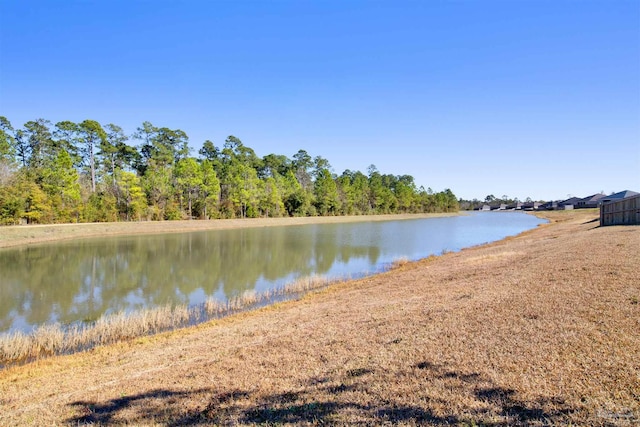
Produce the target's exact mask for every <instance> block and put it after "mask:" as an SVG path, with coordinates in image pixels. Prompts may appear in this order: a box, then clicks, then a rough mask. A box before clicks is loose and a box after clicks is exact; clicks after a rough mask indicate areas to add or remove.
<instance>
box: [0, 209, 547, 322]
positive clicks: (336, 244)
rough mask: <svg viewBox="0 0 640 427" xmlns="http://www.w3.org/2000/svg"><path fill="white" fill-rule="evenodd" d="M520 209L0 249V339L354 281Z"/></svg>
mask: <svg viewBox="0 0 640 427" xmlns="http://www.w3.org/2000/svg"><path fill="white" fill-rule="evenodd" d="M543 222H544V221H543V220H540V219H538V218H536V217H534V216H532V215H528V214H525V213H522V212H500V213H498V212H474V213H469V214H464V215H460V216H452V217H440V218H420V219H408V220H407V219H405V220H389V221H382V222H380V221H377V222H374V221H367V219H366V217H363V218H362V222H355V223H343V224H339V223H338V224H317V225H298V226H282V227H263V228H245V229H233V230H214V231H198V232H188V233H180V234H161V235H151V236H150V235H144V236H131V237H111V238H100V239H81V240H77V241H73V242H62V243H52V244H44V245H37V246H28V247H24V248H14V249H3V250H0V333H6V332H13V331H22V332H29V331H31V330H32V329H33V328H34V327H36V326H39V325H43V324H47V323H55V322H59V323H62V324H70V323H73V322H78V321H80V322H83V321H92V320H95V319H96V318H98V317H100V316H101V315H103V314H108V313H115V312H121V311H133V310H137V309H141V308H151V307H157V306H163V305H167V304H187V305H197V304H201V303H203V302H204V301H205V300H206V299H207V298H209V297H214V298H215V299H216V300H220V301H226V300H227V299H228V298H231V297H233V296H237V295H239V294H241V293H243V292H245V291H247V290H255V291H257V292H264V291H268V290H270V289H273V288H276V287H280V286H283V285H285V284H287V283H290V282H293V281H295V280H296V279H298V278H301V277H306V276H310V275H321V276H323V277H326V278H336V279H337V278H348V277H361V276H364V275H369V274H374V273H376V272H380V271H382V270H384V269H386V268H387V267H388V266H389V265H390V264H391V263H392V262H393V261H394V260H397V259H400V258H406V259H409V260H417V259H420V258H425V257H428V256H429V255H434V254H441V253H442V252H444V251H457V250H460V249H462V248H465V247H469V246H474V245H478V244H482V243H487V242H491V241H495V240H499V239H502V238H504V237H506V236H510V235H515V234H518V233H520V232H522V231H525V230H528V229H531V228H534V227H536V226H537V225H538V224H541V223H543Z"/></svg>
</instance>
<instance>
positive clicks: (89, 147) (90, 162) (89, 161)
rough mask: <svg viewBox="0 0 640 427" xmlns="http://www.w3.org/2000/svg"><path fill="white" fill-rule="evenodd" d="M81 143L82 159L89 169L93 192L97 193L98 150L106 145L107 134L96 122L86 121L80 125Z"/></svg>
mask: <svg viewBox="0 0 640 427" xmlns="http://www.w3.org/2000/svg"><path fill="white" fill-rule="evenodd" d="M79 132H80V143H81V145H82V149H81V152H82V157H83V159H84V162H85V165H86V167H87V168H88V169H89V174H90V175H89V176H90V178H91V192H92V193H95V192H96V155H95V153H96V149H97V147H100V146H101V145H103V144H106V139H107V134H106V132H105V131H104V129H103V128H102V126H101V125H100V123H98V122H96V121H95V120H85V121H83V122H82V123H80V127H79Z"/></svg>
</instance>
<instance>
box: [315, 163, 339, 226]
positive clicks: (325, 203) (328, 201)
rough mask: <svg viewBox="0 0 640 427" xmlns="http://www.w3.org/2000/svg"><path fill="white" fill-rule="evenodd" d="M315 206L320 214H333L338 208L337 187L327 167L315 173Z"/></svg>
mask: <svg viewBox="0 0 640 427" xmlns="http://www.w3.org/2000/svg"><path fill="white" fill-rule="evenodd" d="M314 196H315V206H316V209H317V211H318V213H319V214H320V215H335V214H336V212H337V211H338V208H339V200H338V189H337V187H336V182H335V181H334V180H333V177H332V176H331V172H329V170H328V169H320V170H319V171H318V172H317V173H316V180H315V183H314Z"/></svg>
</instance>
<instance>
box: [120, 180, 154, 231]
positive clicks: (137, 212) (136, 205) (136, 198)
mask: <svg viewBox="0 0 640 427" xmlns="http://www.w3.org/2000/svg"><path fill="white" fill-rule="evenodd" d="M118 187H119V188H120V192H121V193H122V205H123V206H122V207H121V209H120V211H121V212H123V213H124V215H125V218H126V220H127V221H129V220H131V219H135V220H137V221H139V220H140V217H141V215H142V213H143V212H144V211H145V208H146V207H147V204H146V201H145V195H144V191H143V190H142V186H141V184H140V179H139V178H138V177H137V176H136V175H135V174H134V173H132V172H129V171H122V173H120V174H119V176H118Z"/></svg>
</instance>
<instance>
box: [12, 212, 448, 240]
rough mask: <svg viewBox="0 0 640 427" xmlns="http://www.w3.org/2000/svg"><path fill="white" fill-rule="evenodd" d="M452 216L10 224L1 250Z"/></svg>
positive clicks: (416, 215) (363, 216) (394, 215)
mask: <svg viewBox="0 0 640 427" xmlns="http://www.w3.org/2000/svg"><path fill="white" fill-rule="evenodd" d="M454 215H459V213H436V214H393V215H358V216H324V217H323V216H314V217H283V218H245V219H213V220H193V221H142V222H100V223H79V224H42V225H11V226H0V249H1V248H9V247H18V246H26V245H32V244H39V243H50V242H55V241H63V240H72V239H82V238H92V237H106V236H129V235H138V234H164V233H180V232H190V231H205V230H225V229H234V228H251V227H277V226H289V225H306V224H330V223H347V222H362V221H390V220H406V219H418V218H437V217H443V216H454Z"/></svg>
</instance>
